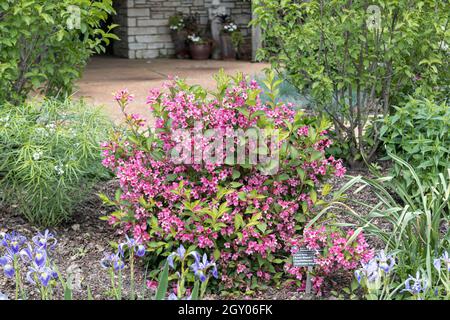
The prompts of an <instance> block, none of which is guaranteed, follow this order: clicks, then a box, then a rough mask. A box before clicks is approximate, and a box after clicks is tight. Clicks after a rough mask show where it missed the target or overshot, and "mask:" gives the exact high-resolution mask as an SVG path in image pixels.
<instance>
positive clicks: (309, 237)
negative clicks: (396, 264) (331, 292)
mask: <svg viewBox="0 0 450 320" xmlns="http://www.w3.org/2000/svg"><path fill="white" fill-rule="evenodd" d="M353 234H354V231H353V230H351V229H349V230H347V232H346V233H345V234H343V233H342V231H339V232H338V231H331V232H330V231H329V230H327V229H326V228H325V227H324V226H322V227H320V228H317V229H305V230H304V231H303V237H298V238H296V239H293V240H292V241H291V245H292V247H291V252H292V253H295V252H296V249H297V250H298V248H300V247H305V248H308V249H310V250H317V252H318V256H317V258H316V263H317V268H316V270H315V272H316V275H315V277H314V279H313V283H315V288H316V289H317V291H318V292H320V285H318V282H320V283H322V282H323V277H324V276H329V275H331V274H334V273H336V272H339V271H354V270H355V269H357V268H358V267H359V266H360V265H361V263H367V262H369V261H370V260H371V259H372V258H373V257H374V250H373V249H372V248H370V246H369V244H368V243H367V241H366V239H365V237H364V234H363V233H359V234H358V235H357V236H356V238H355V239H354V240H353V241H351V242H350V243H349V239H350V238H351V237H352V236H353ZM303 269H304V268H299V267H294V266H292V265H291V264H287V265H286V267H285V270H286V272H287V273H289V274H291V275H293V276H294V277H295V278H296V279H297V280H300V281H302V280H303V274H304V270H303ZM303 287H304V283H303V284H302V286H301V288H303Z"/></svg>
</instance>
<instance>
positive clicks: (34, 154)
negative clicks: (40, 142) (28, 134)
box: [33, 151, 43, 161]
mask: <svg viewBox="0 0 450 320" xmlns="http://www.w3.org/2000/svg"><path fill="white" fill-rule="evenodd" d="M42 155H43V153H42V151H36V152H35V153H33V160H34V161H38V160H39V159H40V158H41V157H42Z"/></svg>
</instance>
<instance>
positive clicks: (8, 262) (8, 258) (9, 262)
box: [0, 248, 15, 278]
mask: <svg viewBox="0 0 450 320" xmlns="http://www.w3.org/2000/svg"><path fill="white" fill-rule="evenodd" d="M13 264H14V253H13V251H12V250H11V249H10V248H6V253H5V255H3V256H1V257H0V266H2V267H3V272H4V273H5V275H6V276H7V277H8V278H12V277H13V276H14V273H15V270H14V267H13Z"/></svg>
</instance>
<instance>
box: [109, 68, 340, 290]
mask: <svg viewBox="0 0 450 320" xmlns="http://www.w3.org/2000/svg"><path fill="white" fill-rule="evenodd" d="M272 76H273V75H272ZM215 78H216V81H217V91H216V92H214V93H210V94H208V93H207V91H206V90H204V89H203V88H201V87H199V86H188V85H187V84H186V83H185V82H183V81H181V80H179V79H175V80H173V81H171V82H169V83H167V84H166V86H165V89H166V90H164V91H160V90H158V89H152V90H151V91H150V94H149V96H148V98H147V103H148V106H149V108H150V109H151V110H152V111H153V114H154V119H155V128H150V127H147V126H146V125H145V122H144V120H143V119H142V117H141V116H139V115H135V114H129V113H128V110H127V104H128V103H129V102H130V100H132V98H133V97H132V95H130V93H129V92H128V91H126V90H125V91H122V92H120V93H119V94H118V95H117V96H116V101H117V102H118V103H119V105H120V107H121V109H122V111H123V112H124V117H125V119H126V121H125V122H126V126H127V129H126V130H122V131H120V132H119V131H118V132H117V133H116V134H114V135H113V138H112V139H111V140H110V141H108V142H105V143H104V144H103V157H104V158H103V164H104V165H105V166H106V167H107V168H110V169H111V170H113V172H114V173H115V175H116V177H117V178H118V180H119V182H120V190H118V192H117V194H116V197H115V199H113V200H110V199H108V198H106V197H105V196H102V198H103V200H104V201H105V202H106V203H108V204H110V205H113V206H117V208H118V210H117V211H116V212H114V213H112V214H111V215H110V216H109V217H107V219H108V220H109V222H110V223H111V224H113V225H115V226H120V227H121V228H123V230H124V231H125V232H127V233H131V234H132V235H133V236H134V238H135V239H139V240H140V241H142V242H143V243H145V244H146V246H147V253H148V257H149V259H151V260H152V261H153V262H155V263H162V262H163V261H164V260H165V252H167V251H171V250H174V249H175V248H179V247H180V245H181V244H183V245H185V246H186V247H191V246H193V247H194V248H195V249H196V250H198V251H199V252H202V251H206V252H208V253H211V252H212V254H211V256H208V257H207V258H208V259H214V260H215V261H216V263H217V268H218V270H219V273H220V275H221V276H220V287H221V288H222V289H227V290H230V289H237V290H244V291H251V290H254V289H255V288H257V287H259V286H261V285H263V283H265V284H269V283H270V282H271V281H276V282H279V281H280V279H281V278H282V276H283V274H284V271H283V265H284V263H285V262H288V261H290V260H291V258H290V252H291V248H292V243H293V242H295V240H297V239H300V238H301V237H302V229H303V226H304V223H305V221H306V220H307V219H308V217H310V216H311V215H312V211H311V209H312V208H313V207H314V206H317V205H321V204H323V201H322V200H321V197H322V196H324V195H326V194H328V193H329V192H330V189H331V187H330V185H327V184H323V182H324V181H326V180H327V179H328V178H329V177H331V176H337V177H342V176H343V175H344V173H345V168H344V167H343V165H342V162H341V161H340V160H337V159H335V158H333V157H326V156H325V151H326V149H327V148H328V147H329V146H330V145H331V143H332V142H331V140H330V139H329V138H328V136H327V130H328V128H329V123H328V122H327V121H325V120H323V119H317V118H313V117H306V116H305V115H304V114H303V113H302V112H300V111H296V110H295V108H294V106H293V105H291V104H288V105H286V104H282V103H278V102H276V98H275V96H276V91H277V85H278V84H277V83H271V84H269V88H270V90H271V92H269V93H268V96H269V98H270V99H269V101H268V102H267V103H265V104H262V103H261V100H260V94H261V89H260V88H259V86H258V85H257V83H256V82H255V81H249V80H248V79H246V78H244V77H243V76H242V75H237V76H236V77H233V78H232V77H229V76H226V75H225V74H223V72H221V73H219V74H218V75H216V77H215ZM261 137H263V138H264V139H263V138H261ZM265 138H266V139H265ZM261 141H262V142H261ZM229 142H231V145H230V143H229Z"/></svg>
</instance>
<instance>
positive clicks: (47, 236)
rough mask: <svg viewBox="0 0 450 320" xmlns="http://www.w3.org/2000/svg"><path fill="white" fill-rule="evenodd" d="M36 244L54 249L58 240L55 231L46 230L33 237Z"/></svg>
mask: <svg viewBox="0 0 450 320" xmlns="http://www.w3.org/2000/svg"><path fill="white" fill-rule="evenodd" d="M32 240H33V242H34V244H35V245H36V246H38V247H40V248H44V249H47V248H50V249H53V248H54V247H55V245H56V243H57V240H56V238H55V236H54V235H53V233H51V232H50V231H48V230H45V231H44V233H40V232H39V233H38V234H37V235H35V236H34V237H33V238H32Z"/></svg>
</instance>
